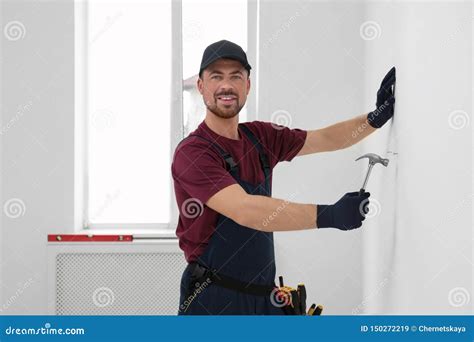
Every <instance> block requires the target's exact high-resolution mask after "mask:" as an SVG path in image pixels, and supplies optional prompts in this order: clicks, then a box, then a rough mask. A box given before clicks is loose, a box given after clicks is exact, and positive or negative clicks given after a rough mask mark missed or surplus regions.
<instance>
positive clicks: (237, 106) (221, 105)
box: [197, 58, 250, 119]
mask: <svg viewBox="0 0 474 342" xmlns="http://www.w3.org/2000/svg"><path fill="white" fill-rule="evenodd" d="M197 86H198V89H199V92H200V93H201V95H202V97H203V100H204V104H205V105H206V107H207V109H208V111H210V112H211V113H213V114H215V115H217V116H218V117H220V118H223V119H230V118H233V117H234V116H236V115H237V114H239V112H240V110H241V109H242V108H243V106H244V105H245V101H246V100H247V95H248V93H249V91H250V78H249V77H248V72H247V70H246V69H245V68H244V67H243V66H242V64H240V62H238V61H235V60H232V59H224V58H221V59H218V60H217V61H215V62H214V63H212V64H211V65H209V66H208V67H207V68H206V69H205V70H203V72H202V75H201V77H200V78H199V79H198V83H197Z"/></svg>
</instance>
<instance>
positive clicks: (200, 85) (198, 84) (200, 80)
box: [197, 77, 203, 95]
mask: <svg viewBox="0 0 474 342" xmlns="http://www.w3.org/2000/svg"><path fill="white" fill-rule="evenodd" d="M197 88H198V90H199V93H201V95H202V88H203V85H202V79H201V77H198V79H197Z"/></svg>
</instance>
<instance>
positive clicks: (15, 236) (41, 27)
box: [0, 1, 74, 315]
mask: <svg viewBox="0 0 474 342" xmlns="http://www.w3.org/2000/svg"><path fill="white" fill-rule="evenodd" d="M1 6H2V17H1V27H2V37H1V61H2V79H1V82H2V86H1V98H2V103H1V117H2V126H1V128H2V131H1V133H2V134H1V150H2V155H1V157H2V161H1V177H2V188H1V197H2V210H3V211H2V218H1V222H2V227H1V234H2V237H1V245H0V248H1V253H0V258H1V262H2V263H1V271H2V279H1V298H0V299H1V300H0V309H1V310H2V311H1V313H2V314H12V315H14V314H41V313H46V307H47V303H46V301H47V299H46V295H45V294H46V268H47V265H46V255H47V253H46V252H47V250H46V238H47V234H48V233H50V234H51V233H57V232H62V233H65V232H72V231H73V220H74V172H73V170H74V134H73V133H74V132H73V129H74V115H73V114H74V20H73V19H74V18H73V15H74V12H73V1H48V2H32V1H2V3H1ZM15 22H17V23H15ZM18 22H19V23H18ZM6 25H9V29H8V32H9V33H8V34H7V33H5V27H6ZM17 38H18V39H17ZM12 199H13V202H8V201H9V200H12ZM7 203H9V204H7ZM5 205H7V207H5ZM17 216H18V217H17Z"/></svg>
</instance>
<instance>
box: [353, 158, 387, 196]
mask: <svg viewBox="0 0 474 342" xmlns="http://www.w3.org/2000/svg"><path fill="white" fill-rule="evenodd" d="M362 158H368V159H369V169H368V170H367V175H366V176H365V180H364V184H363V185H362V188H361V189H360V190H359V195H362V194H363V193H364V192H365V187H366V185H367V182H368V181H369V176H370V171H372V168H373V167H374V165H375V164H382V165H383V166H387V165H388V161H389V160H388V159H384V158H382V157H380V156H379V155H376V154H375V153H367V154H364V155H363V156H360V157H359V158H357V159H356V161H357V160H359V159H362Z"/></svg>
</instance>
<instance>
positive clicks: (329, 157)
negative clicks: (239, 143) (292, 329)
mask: <svg viewBox="0 0 474 342" xmlns="http://www.w3.org/2000/svg"><path fill="white" fill-rule="evenodd" d="M260 15H261V17H260V27H259V30H260V34H259V41H260V44H259V46H260V50H259V53H260V55H259V56H260V58H259V59H258V65H257V70H258V72H259V85H258V86H259V94H258V113H257V115H258V119H259V120H264V121H270V120H272V119H273V121H275V122H279V123H282V124H286V125H290V126H291V127H294V128H302V129H316V128H320V127H323V126H327V125H330V124H333V123H336V122H338V121H341V120H346V119H349V118H351V117H353V116H355V115H360V114H362V113H364V112H367V111H368V110H372V108H370V107H367V106H365V104H364V99H365V98H366V97H367V96H369V97H371V98H373V97H374V96H375V92H374V93H373V94H372V93H371V94H366V93H365V89H364V77H365V71H364V68H365V67H367V66H364V64H365V51H364V49H363V45H362V44H361V39H360V36H359V25H360V23H361V21H362V18H363V15H364V6H361V5H359V4H357V3H352V4H351V3H333V2H314V1H307V2H293V1H279V2H272V1H264V2H262V3H261V5H260ZM381 76H383V75H381ZM374 101H375V99H374ZM284 111H286V112H287V113H285V112H284ZM362 153H363V150H362V149H361V147H360V146H357V145H356V146H353V147H351V148H348V149H346V150H342V151H337V152H334V153H323V154H318V155H311V156H304V157H297V158H295V159H293V161H292V162H291V163H281V164H280V165H279V166H277V168H276V169H275V171H274V176H273V180H274V187H273V189H274V192H273V196H274V197H277V198H282V199H288V200H291V201H296V202H301V203H326V204H332V203H334V202H335V201H337V200H338V199H339V198H340V197H342V195H343V194H345V193H346V192H349V191H356V190H358V189H359V188H360V187H361V185H362V182H363V176H362V170H363V169H365V165H362V164H361V163H360V162H355V161H354V160H355V159H356V158H357V157H359V156H360V155H361V154H362ZM363 233H364V232H363V231H362V230H355V231H350V232H342V231H337V230H334V229H327V230H321V231H313V230H310V231H305V232H297V233H278V234H275V241H276V246H275V248H276V253H277V272H278V274H281V275H283V276H284V278H285V279H286V283H288V284H290V285H293V286H296V284H297V283H298V282H304V283H305V284H306V287H307V291H308V296H309V298H308V301H314V302H317V303H320V304H323V306H324V307H325V313H327V314H350V313H351V310H352V308H354V307H356V306H357V305H358V304H359V302H360V301H361V298H362V285H361V281H362V277H361V275H362V262H361V261H362V260H361V258H362V236H363ZM309 304H311V303H309Z"/></svg>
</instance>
